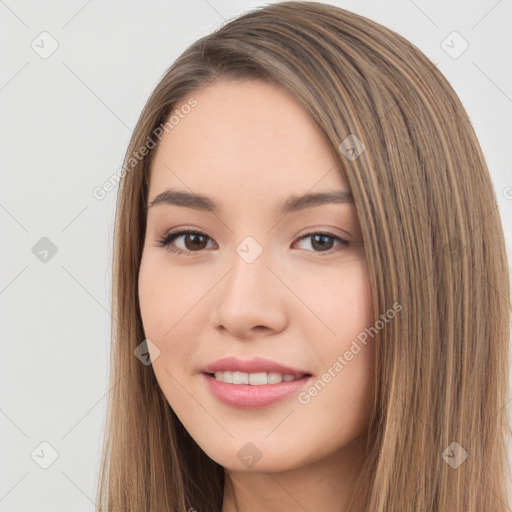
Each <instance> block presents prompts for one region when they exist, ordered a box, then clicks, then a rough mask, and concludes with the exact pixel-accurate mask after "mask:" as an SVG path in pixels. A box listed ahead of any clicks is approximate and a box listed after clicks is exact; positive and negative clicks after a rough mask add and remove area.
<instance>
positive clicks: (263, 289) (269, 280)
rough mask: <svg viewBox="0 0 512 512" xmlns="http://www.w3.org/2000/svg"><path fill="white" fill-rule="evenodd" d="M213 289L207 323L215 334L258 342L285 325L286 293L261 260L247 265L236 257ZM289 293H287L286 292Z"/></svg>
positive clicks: (280, 329)
mask: <svg viewBox="0 0 512 512" xmlns="http://www.w3.org/2000/svg"><path fill="white" fill-rule="evenodd" d="M230 263H231V268H230V270H229V271H228V272H227V275H225V277H224V279H222V280H221V282H220V283H219V284H218V285H217V286H216V287H215V290H214V291H215V293H214V294H213V297H214V305H213V307H212V309H211V316H210V322H211V325H213V326H214V327H215V328H216V329H217V330H220V331H223V332H224V333H229V334H230V335H231V336H233V337H236V338H239V339H251V338H255V337H258V338H261V337H262V336H269V335H272V334H275V333H276V332H280V331H282V330H284V329H285V328H286V325H287V322H288V316H287V310H286V293H287V289H286V287H285V286H284V285H283V283H282V282H281V281H280V280H279V279H278V278H277V277H276V271H275V270H274V269H272V270H271V269H270V268H269V267H268V266H267V265H268V262H267V260H266V258H265V257H263V255H262V256H260V257H259V258H258V259H256V261H253V262H252V263H248V262H247V261H245V260H244V259H243V258H241V257H240V256H239V255H238V254H235V255H234V257H233V258H232V259H231V260H230ZM288 293H289V292H288Z"/></svg>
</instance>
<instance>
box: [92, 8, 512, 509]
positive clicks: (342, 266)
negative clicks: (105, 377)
mask: <svg viewBox="0 0 512 512" xmlns="http://www.w3.org/2000/svg"><path fill="white" fill-rule="evenodd" d="M123 169H124V174H123V177H122V181H121V183H120V189H119V196H118V205H117V212H116V228H115V247H114V286H113V298H114V307H115V311H116V315H115V319H116V322H115V324H114V325H113V333H112V335H113V349H112V384H113V386H114V387H113V390H112V393H111V396H110V403H109V415H108V418H107V421H108V424H107V426H108V429H107V435H106V436H105V448H104V458H103V465H102V474H101V481H100V485H99V500H98V501H99V502H100V505H99V508H98V510H101V511H107V510H108V511H121V510H122V511H157V510H158V511H163V510H166V511H172V512H175V511H185V510H189V511H192V510H197V511H206V510H208V511H219V512H232V511H237V512H245V511H249V510H250V511H252V510H266V511H275V512H277V511H281V510H339V511H352V512H355V511H362V510H365V511H372V512H384V511H386V512H388V511H389V512H397V511H402V510H403V511H406V510H407V511H410V510H414V511H416V512H418V511H425V512H426V511H427V510H428V511H434V510H435V511H451V512H462V511H475V512H477V511H478V512H480V511H482V510H493V511H497V512H504V511H506V510H509V508H508V506H509V505H508V504H509V501H508V494H507V481H506V460H507V454H506V441H507V438H508V435H509V432H510V431H509V428H508V419H507V417H506V407H505V405H506V402H507V390H508V354H509V344H508V343H509V321H510V309H509V308H510V305H509V297H510V290H509V274H508V267H507V260H506V253H505V244H504V238H503V232H502V228H501V223H500V219H499V215H498V212H497V207H496V198H495V195H494V191H493V188H492V182H491V179H490V176H489V172H488V170H487V167H486V164H485V161H484V158H483V156H482V152H481V150H480V147H479V144H478V141H477V139H476V137H475V134H474V131H473V128H472V126H471V124H470V122H469V120H468V117H467V115H466V113H465V111H464V109H463V107H462V105H461V103H460V101H459V100H458V98H457V96H456V94H455V93H454V91H453V90H452V88H451V87H450V85H449V84H448V82H447V81H446V79H445V78H444V77H443V76H442V75H441V74H440V72H439V71H438V69H437V68H436V67H435V66H434V65H433V64H432V63H431V62H430V61H429V60H428V59H427V58H426V57H425V56H424V55H423V54H422V53H421V52H420V51H419V50H418V49H417V48H416V47H414V46H413V45H412V44H411V43H409V42H408V41H406V40H404V39H403V38H402V37H400V36H399V35H397V34H396V33H394V32H392V31H390V30H388V29H386V28H384V27H382V26H380V25H378V24H376V23H374V22H372V21H370V20H368V19H365V18H363V17H361V16H358V15H355V14H353V13H350V12H347V11H345V10H342V9H340V8H337V7H333V6H329V5H326V4H321V3H318V2H282V3H278V4H274V5H270V6H267V7H265V8H261V9H258V10H255V11H252V12H249V13H247V14H245V15H243V16H241V17H239V18H238V19H235V20H233V21H231V22H229V23H227V24H226V25H224V26H223V27H221V28H220V29H219V30H217V31H216V32H214V33H213V34H211V35H209V36H207V37H204V38H202V39H200V40H199V41H197V42H196V43H194V44H193V45H191V46H190V47H189V48H188V49H187V50H186V51H185V52H184V53H183V54H182V55H181V56H180V57H179V58H178V59H177V60H176V62H175V63H174V64H173V65H172V66H171V67H170V69H169V70H168V71H167V72H166V73H165V75H164V76H163V78H162V79H161V81H160V83H159V84H158V85H157V87H156V88H155V90H154V91H153V93H152V94H151V96H150V98H149V100H148V102H147V104H146V106H145V108H144V110H143V112H142V114H141V117H140V119H139V121H138V124H137V126H136V128H135V130H134V133H133V136H132V139H131V141H130V145H129V148H128V151H127V154H126V157H125V165H124V167H123ZM134 356H136V357H134Z"/></svg>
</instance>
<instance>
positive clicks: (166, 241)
mask: <svg viewBox="0 0 512 512" xmlns="http://www.w3.org/2000/svg"><path fill="white" fill-rule="evenodd" d="M182 235H199V236H203V237H205V238H208V239H209V240H211V238H210V237H209V236H208V235H207V234H206V233H202V232H201V231H194V230H181V231H175V232H173V231H171V232H169V233H167V234H166V235H165V236H163V237H162V238H160V240H158V246H159V247H166V248H167V250H168V251H169V252H171V253H175V254H180V255H183V256H190V255H191V254H193V253H200V252H202V251H203V250H204V249H200V250H197V251H186V250H183V249H177V248H176V247H171V246H170V244H171V242H173V241H174V240H175V239H176V238H179V237H180V236H182ZM314 235H321V236H326V237H328V238H333V239H335V240H338V241H339V242H341V245H340V246H341V249H340V248H338V249H337V250H336V249H329V250H327V251H308V252H315V253H317V254H319V255H321V256H323V255H324V254H325V255H329V254H333V253H336V252H340V251H341V250H343V249H344V248H345V247H347V246H348V245H349V242H348V241H347V240H344V239H343V238H340V237H339V236H336V235H334V234H333V233H329V232H325V231H312V232H311V233H306V234H305V235H302V236H301V237H300V238H299V239H298V241H300V240H302V239H304V238H308V237H312V236H314Z"/></svg>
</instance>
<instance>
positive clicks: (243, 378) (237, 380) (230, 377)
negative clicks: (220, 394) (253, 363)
mask: <svg viewBox="0 0 512 512" xmlns="http://www.w3.org/2000/svg"><path fill="white" fill-rule="evenodd" d="M215 379H216V380H218V381H220V382H225V383H227V384H251V385H253V386H261V385H263V384H279V383H280V382H283V381H284V382H290V381H292V380H296V378H295V376H294V375H283V374H282V373H275V372H261V373H245V372H230V371H225V372H215Z"/></svg>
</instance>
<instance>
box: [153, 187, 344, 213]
mask: <svg viewBox="0 0 512 512" xmlns="http://www.w3.org/2000/svg"><path fill="white" fill-rule="evenodd" d="M330 203H335V204H340V203H341V204H354V198H353V196H352V194H351V193H350V192H348V191H346V190H332V191H326V192H316V193H307V194H304V195H298V196H297V195H295V196H290V197H289V198H288V199H286V200H285V201H284V202H283V203H282V204H281V205H280V209H279V212H280V213H281V214H287V213H291V212H296V211H298V210H303V209H305V208H312V207H314V206H319V205H323V204H330ZM159 204H168V205H175V206H184V207H186V208H192V209H194V210H201V211H207V212H211V213H214V214H218V213H219V212H220V210H221V208H220V207H219V205H218V204H217V203H216V202H215V201H214V200H213V199H211V198H210V197H208V196H205V195H202V194H195V193H191V192H185V191H182V190H175V189H168V190H165V191H164V192H162V193H160V194H158V195H157V196H156V197H155V198H154V199H153V201H151V203H150V204H149V208H151V207H153V206H157V205H159Z"/></svg>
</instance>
